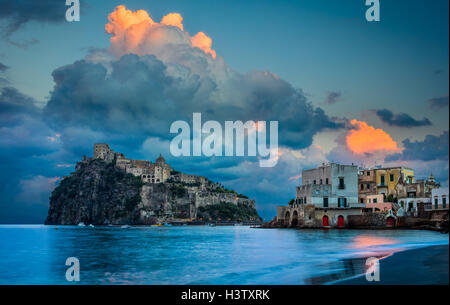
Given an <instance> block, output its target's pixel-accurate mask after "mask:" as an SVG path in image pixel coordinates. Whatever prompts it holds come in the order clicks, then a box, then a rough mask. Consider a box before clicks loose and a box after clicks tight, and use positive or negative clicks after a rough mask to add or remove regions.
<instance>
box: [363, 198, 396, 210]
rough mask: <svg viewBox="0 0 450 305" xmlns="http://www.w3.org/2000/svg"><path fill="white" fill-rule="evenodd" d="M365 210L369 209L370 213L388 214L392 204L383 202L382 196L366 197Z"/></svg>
mask: <svg viewBox="0 0 450 305" xmlns="http://www.w3.org/2000/svg"><path fill="white" fill-rule="evenodd" d="M365 200H366V201H365V202H364V203H365V204H366V209H371V211H372V212H374V213H377V212H380V213H389V210H391V211H392V202H385V201H384V195H383V194H380V195H367V196H366V198H365Z"/></svg>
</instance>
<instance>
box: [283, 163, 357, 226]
mask: <svg viewBox="0 0 450 305" xmlns="http://www.w3.org/2000/svg"><path fill="white" fill-rule="evenodd" d="M364 207H365V205H364V204H361V203H359V202H358V168H357V166H355V165H341V164H337V163H331V164H323V165H322V166H320V167H318V168H314V169H310V170H303V171H302V185H300V186H298V187H297V188H296V199H295V201H293V202H291V203H290V204H289V205H288V206H280V207H278V208H277V219H278V220H282V221H283V222H284V223H285V224H286V225H289V226H296V225H302V226H306V227H321V226H323V227H344V226H345V224H346V223H347V216H348V215H359V214H361V212H362V208H364Z"/></svg>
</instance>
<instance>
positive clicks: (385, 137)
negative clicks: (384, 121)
mask: <svg viewBox="0 0 450 305" xmlns="http://www.w3.org/2000/svg"><path fill="white" fill-rule="evenodd" d="M350 124H351V125H352V127H353V128H352V129H350V130H349V132H348V134H347V135H346V144H347V147H348V148H349V149H350V150H351V151H352V152H354V153H357V154H363V153H373V152H377V151H391V152H394V151H397V150H398V147H397V142H395V141H394V140H393V139H392V138H391V136H390V135H389V134H388V133H387V132H386V131H384V130H383V129H380V128H375V127H373V126H370V125H369V124H367V123H366V122H364V121H358V120H355V119H354V120H351V121H350Z"/></svg>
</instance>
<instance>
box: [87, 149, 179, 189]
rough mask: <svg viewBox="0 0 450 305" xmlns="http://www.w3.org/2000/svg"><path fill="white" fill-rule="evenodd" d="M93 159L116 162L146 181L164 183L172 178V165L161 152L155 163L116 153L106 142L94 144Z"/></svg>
mask: <svg viewBox="0 0 450 305" xmlns="http://www.w3.org/2000/svg"><path fill="white" fill-rule="evenodd" d="M93 159H101V160H104V161H105V162H115V166H116V167H117V168H120V169H122V170H124V171H125V172H126V173H129V174H132V175H134V176H136V177H140V178H141V179H142V181H143V182H146V183H163V182H166V181H167V179H169V178H170V175H171V172H172V167H171V166H170V165H169V164H167V163H166V160H165V159H164V157H163V156H162V155H161V154H160V155H159V157H158V158H157V159H156V162H155V163H152V162H151V161H147V160H134V159H128V158H126V157H125V155H124V154H122V153H115V152H114V151H113V150H112V149H110V147H109V145H108V144H106V143H96V144H94V153H93Z"/></svg>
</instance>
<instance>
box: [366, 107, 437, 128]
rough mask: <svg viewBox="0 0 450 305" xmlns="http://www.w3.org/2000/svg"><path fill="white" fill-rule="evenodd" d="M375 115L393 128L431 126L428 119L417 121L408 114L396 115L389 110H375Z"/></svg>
mask: <svg viewBox="0 0 450 305" xmlns="http://www.w3.org/2000/svg"><path fill="white" fill-rule="evenodd" d="M375 113H376V115H377V116H378V117H379V118H380V120H381V121H383V122H384V123H386V124H388V125H391V126H397V127H419V126H430V125H431V121H430V120H429V119H427V118H423V120H416V119H414V118H413V117H411V116H410V115H409V114H406V113H398V114H394V113H393V112H392V111H390V110H388V109H380V110H375Z"/></svg>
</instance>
